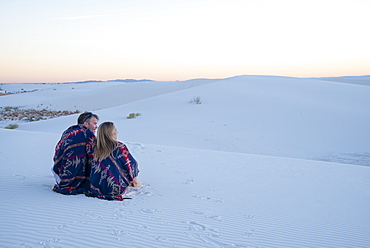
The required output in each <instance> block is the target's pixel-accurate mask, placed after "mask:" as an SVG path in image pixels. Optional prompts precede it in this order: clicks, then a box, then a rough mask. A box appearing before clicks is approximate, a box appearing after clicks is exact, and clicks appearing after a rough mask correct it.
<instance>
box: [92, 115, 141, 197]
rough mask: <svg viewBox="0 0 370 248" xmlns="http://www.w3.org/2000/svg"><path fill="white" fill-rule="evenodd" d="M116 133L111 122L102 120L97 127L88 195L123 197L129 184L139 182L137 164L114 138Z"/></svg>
mask: <svg viewBox="0 0 370 248" xmlns="http://www.w3.org/2000/svg"><path fill="white" fill-rule="evenodd" d="M117 134H118V132H117V129H116V127H115V125H114V124H113V123H112V122H104V123H102V124H101V125H100V126H99V128H98V136H97V141H96V145H95V147H94V157H93V159H92V162H91V173H90V192H89V193H87V194H86V195H87V196H92V197H98V198H101V199H105V200H118V201H122V200H123V197H122V195H123V194H124V193H125V191H126V188H127V187H128V186H132V187H140V186H141V183H140V182H139V181H138V180H137V176H138V174H139V169H138V164H137V162H136V160H135V159H134V158H133V157H132V155H131V154H130V152H129V151H128V149H127V147H126V146H125V145H124V144H123V143H122V142H119V141H117Z"/></svg>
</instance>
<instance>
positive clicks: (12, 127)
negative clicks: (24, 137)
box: [5, 124, 19, 129]
mask: <svg viewBox="0 0 370 248" xmlns="http://www.w3.org/2000/svg"><path fill="white" fill-rule="evenodd" d="M18 127H19V125H18V124H9V125H8V126H6V127H5V129H16V128H18Z"/></svg>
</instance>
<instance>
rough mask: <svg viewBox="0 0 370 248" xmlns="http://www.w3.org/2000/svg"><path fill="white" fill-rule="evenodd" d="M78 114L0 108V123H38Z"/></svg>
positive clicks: (75, 112)
mask: <svg viewBox="0 0 370 248" xmlns="http://www.w3.org/2000/svg"><path fill="white" fill-rule="evenodd" d="M77 113H80V111H78V110H76V111H68V110H64V111H55V110H47V109H42V110H36V109H21V108H19V107H4V108H3V107H0V121H4V120H9V121H27V122H30V121H39V120H46V119H51V118H56V117H59V116H64V115H72V114H77Z"/></svg>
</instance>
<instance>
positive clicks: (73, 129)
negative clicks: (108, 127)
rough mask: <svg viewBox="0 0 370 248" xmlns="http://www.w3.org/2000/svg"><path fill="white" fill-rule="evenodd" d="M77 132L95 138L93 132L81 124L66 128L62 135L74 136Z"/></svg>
mask: <svg viewBox="0 0 370 248" xmlns="http://www.w3.org/2000/svg"><path fill="white" fill-rule="evenodd" d="M78 134H81V135H85V136H87V137H94V138H95V135H94V133H93V132H91V130H89V129H88V128H87V127H85V126H84V125H81V124H78V125H73V126H70V127H69V128H67V130H65V131H64V135H68V136H74V135H78Z"/></svg>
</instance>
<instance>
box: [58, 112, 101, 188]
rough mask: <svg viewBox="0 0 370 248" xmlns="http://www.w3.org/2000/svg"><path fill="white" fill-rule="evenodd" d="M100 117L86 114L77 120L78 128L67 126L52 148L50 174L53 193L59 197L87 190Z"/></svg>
mask: <svg viewBox="0 0 370 248" xmlns="http://www.w3.org/2000/svg"><path fill="white" fill-rule="evenodd" d="M98 120H99V117H98V116H97V115H96V114H93V113H91V112H85V113H83V114H81V115H80V116H79V117H78V120H77V125H74V126H71V127H69V128H68V129H67V130H65V131H64V132H63V134H62V137H61V139H60V140H59V142H58V143H57V145H56V147H55V153H54V166H53V169H52V171H53V173H54V175H55V179H56V184H55V186H54V188H53V190H54V191H55V192H58V193H61V194H68V195H70V194H72V195H73V194H82V193H85V192H86V191H87V190H88V189H89V185H90V180H89V178H90V163H89V160H90V158H91V156H92V155H93V150H92V147H93V143H94V141H95V140H96V137H95V134H94V133H95V131H96V129H97V128H98Z"/></svg>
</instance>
